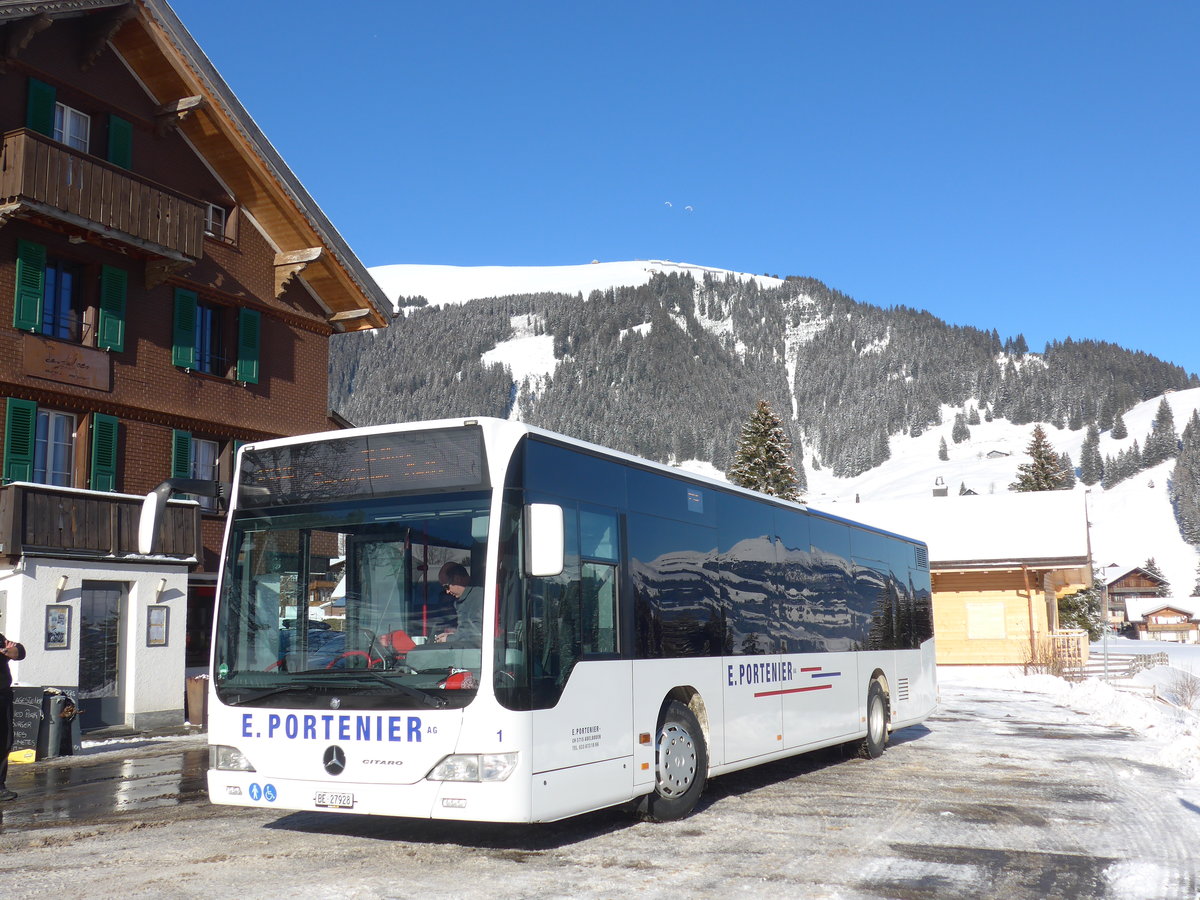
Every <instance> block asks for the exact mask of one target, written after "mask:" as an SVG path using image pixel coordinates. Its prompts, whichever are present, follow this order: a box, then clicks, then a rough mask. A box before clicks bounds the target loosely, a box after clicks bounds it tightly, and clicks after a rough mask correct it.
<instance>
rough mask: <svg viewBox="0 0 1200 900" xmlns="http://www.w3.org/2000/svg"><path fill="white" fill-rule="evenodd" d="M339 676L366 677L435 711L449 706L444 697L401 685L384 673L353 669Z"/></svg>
mask: <svg viewBox="0 0 1200 900" xmlns="http://www.w3.org/2000/svg"><path fill="white" fill-rule="evenodd" d="M338 674H340V675H347V674H349V675H352V676H354V677H355V678H361V677H362V676H366V677H367V678H369V679H371V680H372V681H375V682H377V683H378V684H384V685H387V687H388V688H390V689H391V690H394V691H399V692H400V693H401V694H405V695H406V696H409V697H412V698H413V699H415V700H419V701H420V702H421V703H423V704H424V705H425V706H429V707H432V708H433V709H445V708H446V706H447V705H448V704H447V703H446V699H445V698H444V697H435V696H433V695H432V694H427V693H425V692H424V691H422V690H420V689H419V688H415V687H412V686H411V685H407V684H401V683H400V682H398V681H393V680H392V679H391V678H388V677H387V676H386V675H384V674H383V673H382V672H372V671H371V670H370V669H353V670H351V671H350V672H339V673H338Z"/></svg>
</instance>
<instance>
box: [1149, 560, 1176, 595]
mask: <svg viewBox="0 0 1200 900" xmlns="http://www.w3.org/2000/svg"><path fill="white" fill-rule="evenodd" d="M1142 568H1143V569H1145V570H1146V571H1147V572H1149V573H1150V574H1151V575H1153V576H1154V577H1155V578H1158V579H1161V580H1162V584H1160V585H1159V586H1158V588H1157V589H1156V590H1155V591H1154V596H1156V597H1170V596H1171V582H1169V581H1167V576H1165V575H1163V573H1162V569H1160V568H1159V567H1158V563H1156V562H1155V561H1154V557H1153V556H1151V557H1150V558H1149V559H1147V560H1146V561H1145V562H1144V563H1143V564H1142Z"/></svg>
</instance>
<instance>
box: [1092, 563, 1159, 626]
mask: <svg viewBox="0 0 1200 900" xmlns="http://www.w3.org/2000/svg"><path fill="white" fill-rule="evenodd" d="M1105 590H1106V591H1107V592H1108V614H1109V617H1110V618H1111V619H1112V620H1113V621H1114V622H1116V623H1117V624H1118V625H1120V624H1122V623H1125V622H1132V621H1133V620H1132V619H1131V618H1129V614H1128V604H1129V601H1130V600H1144V599H1147V598H1157V599H1161V598H1162V596H1163V593H1164V592H1165V591H1166V590H1167V581H1166V579H1165V578H1163V577H1162V576H1161V575H1156V574H1154V573H1153V572H1151V571H1149V570H1147V569H1144V568H1142V567H1141V566H1133V567H1132V568H1128V569H1124V570H1118V571H1117V572H1116V574H1111V573H1110V576H1109V580H1108V585H1107V586H1106V588H1105ZM1138 608H1139V609H1141V608H1142V607H1141V606H1140V605H1139V606H1138Z"/></svg>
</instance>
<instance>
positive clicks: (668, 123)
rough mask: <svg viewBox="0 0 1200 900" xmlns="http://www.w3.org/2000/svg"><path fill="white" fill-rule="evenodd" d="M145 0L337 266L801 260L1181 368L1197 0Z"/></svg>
mask: <svg viewBox="0 0 1200 900" xmlns="http://www.w3.org/2000/svg"><path fill="white" fill-rule="evenodd" d="M172 5H173V6H174V8H175V10H176V12H177V13H178V14H179V16H180V18H181V19H182V20H183V22H184V24H185V25H186V26H187V27H188V28H189V30H191V32H192V34H193V35H194V36H195V37H196V39H197V41H198V42H199V43H200V46H201V47H202V48H204V50H205V52H206V53H207V54H208V55H209V57H210V58H211V59H212V61H213V62H214V63H215V65H216V66H217V68H218V70H219V71H220V72H221V73H222V75H223V76H224V77H225V79H226V81H228V82H229V84H230V86H231V87H232V88H233V90H234V92H235V93H236V94H237V95H238V97H239V98H240V99H241V101H242V103H243V104H244V105H245V106H246V108H247V109H248V110H249V111H250V113H251V115H252V116H253V117H254V118H255V120H256V121H257V122H258V124H259V125H260V127H261V128H262V129H263V131H264V132H265V133H266V134H267V136H268V138H270V140H271V142H272V143H273V144H274V145H275V146H276V148H277V149H278V150H279V151H280V153H281V154H282V155H283V157H284V159H285V160H286V161H287V162H288V164H289V165H290V166H291V167H292V169H293V170H294V171H295V172H296V174H297V175H298V176H299V177H300V179H301V181H302V182H303V183H304V185H305V186H306V187H307V188H308V190H309V192H310V193H311V194H312V195H313V196H314V197H315V198H316V200H317V202H318V203H319V204H320V205H321V207H322V208H323V209H324V210H325V212H326V213H327V214H328V215H329V217H330V218H331V219H332V220H333V222H334V224H335V225H336V226H337V228H338V230H339V231H340V232H341V233H342V235H343V236H344V237H345V238H346V239H347V241H349V243H350V245H351V246H352V247H353V248H354V249H355V251H356V252H357V253H358V255H359V256H360V257H361V259H362V260H363V262H364V263H366V264H367V265H368V266H378V265H386V264H391V263H440V264H448V265H464V266H470V265H569V264H576V263H586V262H590V261H591V260H593V259H599V260H601V261H606V262H607V261H616V260H627V259H643V258H654V259H671V260H676V261H683V262H691V263H698V264H701V265H708V266H718V267H722V268H728V269H734V270H738V271H744V272H755V273H770V274H773V275H780V276H782V275H807V276H812V277H815V278H818V279H820V280H822V281H824V282H825V283H826V284H828V285H830V286H831V287H834V288H837V289H839V290H841V291H844V292H845V293H847V294H849V295H851V296H853V297H854V298H856V299H858V300H861V301H864V302H868V303H874V304H877V305H880V306H893V305H906V306H910V307H915V308H918V309H927V310H929V311H930V312H931V313H933V314H934V315H936V316H938V317H940V318H943V319H946V320H947V321H950V322H953V323H956V324H965V325H974V326H977V327H981V328H988V329H990V328H996V329H997V330H998V331H999V332H1000V335H1001V337H1002V338H1003V337H1007V336H1011V335H1016V334H1017V333H1023V334H1024V335H1025V336H1026V338H1027V340H1028V341H1029V344H1030V347H1031V348H1032V349H1035V350H1041V349H1042V347H1043V346H1044V344H1045V342H1046V341H1047V340H1051V339H1056V338H1057V339H1061V338H1065V337H1067V336H1071V337H1074V338H1077V339H1079V338H1095V339H1099V340H1108V341H1113V342H1115V343H1119V344H1121V345H1123V346H1126V347H1129V348H1131V349H1135V350H1144V351H1146V352H1147V353H1152V354H1154V355H1156V356H1159V357H1162V358H1164V359H1167V360H1169V361H1171V362H1174V363H1177V364H1179V365H1181V366H1183V367H1184V368H1186V369H1187V370H1188V371H1190V372H1200V342H1198V333H1200V327H1198V326H1200V311H1198V309H1197V307H1198V302H1197V301H1198V300H1200V291H1198V290H1197V264H1198V263H1200V226H1198V221H1200V174H1198V171H1200V99H1198V98H1200V92H1198V91H1197V85H1198V84H1200V53H1197V52H1196V47H1197V45H1198V44H1200V4H1197V3H1191V2H1168V0H1153V2H1144V0H1142V2H1129V3H1116V2H1104V0H1099V2H1046V0H1042V2H1020V0H1016V2H972V3H962V2H946V3H930V2H910V3H885V2H844V3H837V4H816V3H801V2H795V0H793V2H778V3H774V2H772V3H767V2H754V0H748V2H740V3H737V4H734V3H729V2H713V0H693V2H688V3H682V2H679V3H663V2H653V0H645V2H639V3H629V2H624V0H608V2H605V3H604V4H595V5H591V4H588V5H585V4H579V3H565V2H562V0H556V2H542V0H533V2H520V3H507V4H500V3H482V2H470V0H468V2H460V3H444V4H442V3H430V2H427V0H426V2H419V3H417V2H408V0H341V2H339V3H336V4H333V3H328V2H317V0H253V2H246V0H236V2H235V0H174V2H173V3H172ZM827 7H832V8H827ZM668 203H670V204H671V205H669V206H668V205H667V204H668ZM687 206H691V207H692V210H690V211H689V210H687V209H686V208H685V207H687Z"/></svg>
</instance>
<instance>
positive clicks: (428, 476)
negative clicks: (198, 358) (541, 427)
mask: <svg viewBox="0 0 1200 900" xmlns="http://www.w3.org/2000/svg"><path fill="white" fill-rule="evenodd" d="M486 471H487V470H486V466H485V465H484V454H483V433H482V431H481V430H480V429H479V428H455V429H436V430H430V431H409V432H399V433H394V434H371V435H360V436H357V437H347V438H334V439H332V440H330V439H324V440H321V441H314V442H312V443H307V444H290V445H287V446H283V447H263V448H257V449H250V450H247V451H246V452H245V454H244V456H243V458H242V472H241V483H240V487H241V491H240V494H241V496H240V500H239V505H241V506H242V507H251V508H253V507H264V506H279V505H285V504H292V503H309V502H313V501H317V500H334V499H339V498H348V497H384V496H391V495H395V494H405V493H411V492H414V491H437V490H468V489H473V488H484V487H486V486H487V475H486Z"/></svg>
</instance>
